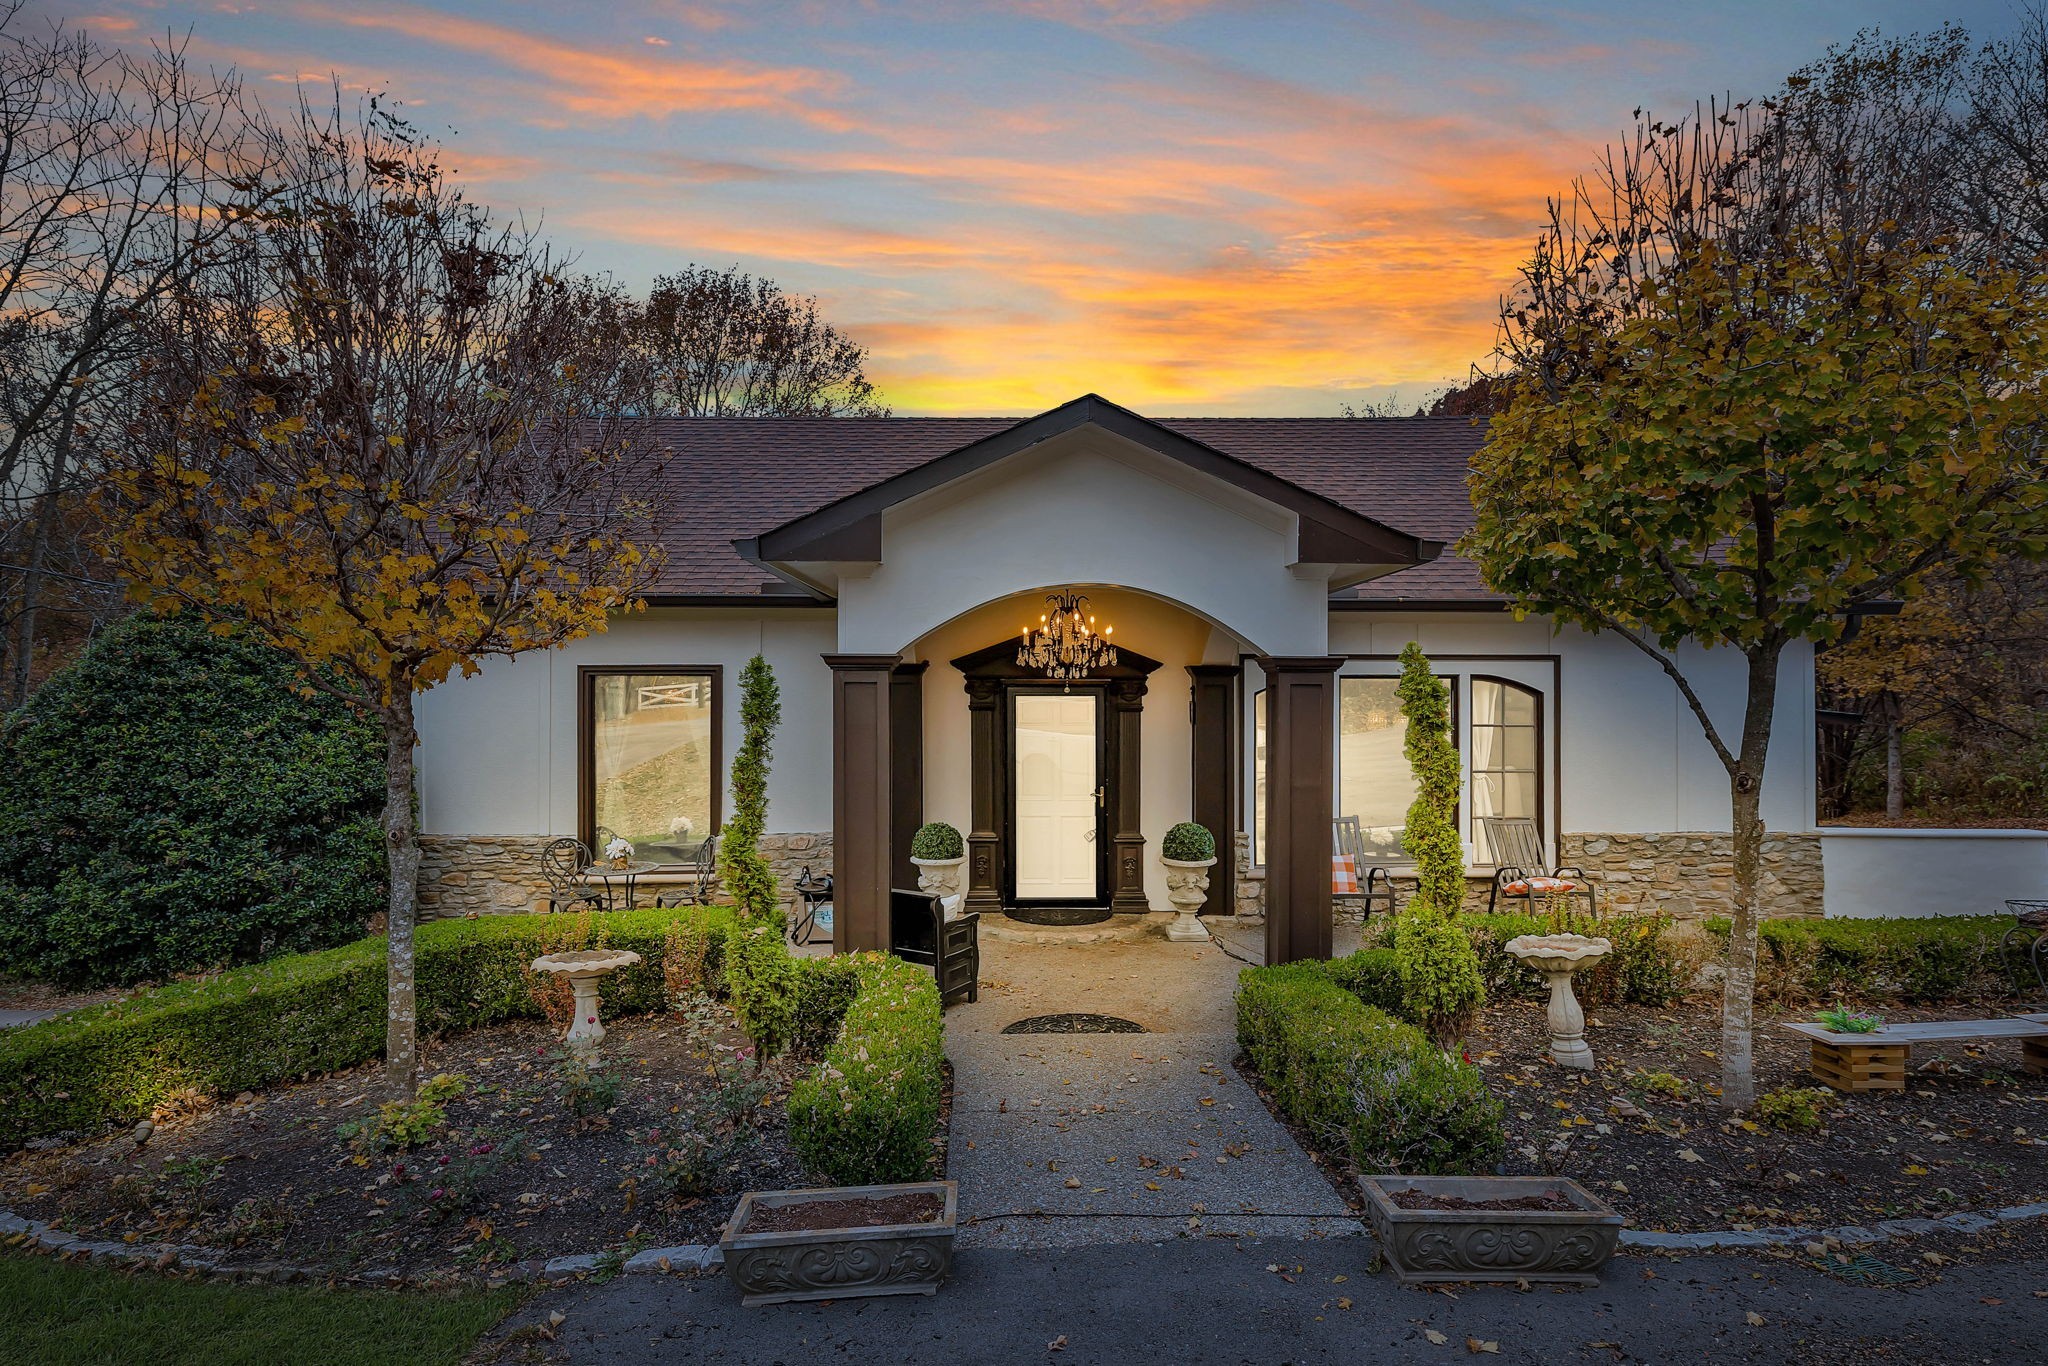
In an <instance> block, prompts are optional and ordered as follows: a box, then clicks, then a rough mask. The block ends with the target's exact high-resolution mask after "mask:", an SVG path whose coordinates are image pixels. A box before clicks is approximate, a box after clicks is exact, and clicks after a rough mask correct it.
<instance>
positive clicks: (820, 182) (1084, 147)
mask: <svg viewBox="0 0 2048 1366" xmlns="http://www.w3.org/2000/svg"><path fill="white" fill-rule="evenodd" d="M39 7H40V8H42V9H43V10H45V11H46V12H48V13H49V14H51V15H59V14H62V15H67V16H68V17H72V18H75V19H78V20H80V21H81V22H83V23H85V24H86V25H87V26H88V27H90V28H92V29H93V30H95V31H96V32H98V33H99V34H100V35H101V36H103V37H106V38H109V39H113V40H116V41H122V42H137V41H144V40H146V39H147V38H148V37H149V36H151V35H152V34H157V33H162V32H164V31H165V30H167V29H172V30H177V31H180V32H182V31H184V30H187V29H189V30H190V31H191V34H192V49H193V51H194V52H195V53H196V54H198V55H200V56H202V57H203V58H205V59H206V60H208V61H211V62H216V63H222V64H228V63H232V64H234V65H236V66H238V67H240V68H241V69H242V70H243V72H244V73H245V74H246V75H247V77H249V78H250V81H251V83H252V84H253V85H255V86H256V87H257V88H259V89H261V90H262V91H263V92H264V94H265V97H266V98H267V99H275V100H278V101H280V102H281V101H284V100H287V99H289V98H291V96H290V89H291V86H292V84H293V83H294V82H297V81H301V80H304V81H312V82H325V81H326V79H327V78H328V73H330V72H332V73H335V74H338V75H339V77H340V78H341V80H342V81H343V82H344V83H346V84H347V85H349V86H350V87H353V88H368V89H383V90H388V91H389V92H390V93H391V94H393V95H395V96H397V97H399V98H400V99H402V100H403V101H404V102H405V103H406V104H407V105H408V106H409V107H410V109H411V111H412V112H413V114H414V115H415V116H416V119H417V121H418V122H419V123H420V124H421V125H422V126H424V127H426V128H428V129H429V130H431V131H433V132H435V133H436V134H438V135H441V136H443V137H445V138H446V139H447V141H448V144H449V146H450V147H451V149H452V153H451V155H450V157H449V162H450V164H452V165H453V166H455V167H457V168H459V170H460V172H461V180H462V182H463V183H465V184H466V185H468V186H469V187H470V189H471V191H472V193H473V194H474V195H475V196H476V197H478V198H480V199H482V200H484V201H486V202H489V203H491V204H493V205H496V206H501V207H503V208H505V209H508V210H523V211H525V212H526V213H527V214H528V215H530V216H533V215H537V216H539V217H540V218H541V219H542V221H543V222H544V224H545V227H546V229H547V231H548V233H549V235H550V236H551V237H553V238H554V239H555V240H556V241H558V242H559V243H561V244H563V245H565V246H567V247H569V248H571V249H572V250H574V251H575V252H576V253H578V254H579V256H580V259H581V262H582V264H583V265H585V266H586V267H588V268H592V269H599V270H604V271H608V272H610V273H612V274H614V275H616V276H618V277H619V278H621V279H622V280H624V281H626V282H627V283H629V284H631V285H634V286H636V287H638V286H644V285H645V284H646V282H647V281H648V280H649V279H650V278H651V277H652V276H654V275H655V274H657V273H660V272H662V271H664V270H672V269H676V268H679V267H681V266H683V265H685V264H687V263H690V262H697V263H700V264H706V265H712V266H720V267H722V266H726V265H729V264H733V263H738V264H739V265H741V266H742V267H744V268H746V269H748V270H750V271H754V272H757V273H761V274H766V275H768V276H770V277H772V278H774V279H775V280H777V281H779V282H780V283H782V284H783V285H784V286H786V287H789V288H792V289H796V290H800V291H803V292H806V293H814V294H817V295H818V296H820V298H821V299H823V300H824V303H825V307H826V310H827V312H828V314H829V316H830V317H831V318H832V319H833V320H834V321H835V322H837V323H838V324H839V325H841V326H842V327H844V328H845V329H846V330H847V331H848V332H850V333H851V334H852V335H853V336H854V337H855V338H857V339H858V340H859V341H861V342H862V343H864V344H865V345H867V346H868V347H870V348H871V349H872V352H873V357H872V362H871V365H870V374H871V376H872V377H873V378H875V379H876V380H877V381H878V382H879V383H880V385H881V387H882V390H883V392H884V395H885V397H886V398H887V399H888V401H889V402H890V403H892V404H893V405H894V407H895V410H896V411H897V412H899V413H1026V412H1035V411H1038V410H1040V409H1043V408H1046V407H1049V406H1051V405H1053V404H1055V403H1058V402H1061V401H1063V400H1065V399H1068V398H1071V397H1073V396H1075V395H1077V394H1079V393H1082V392H1085V391H1088V390H1094V391H1097V392H1100V393H1102V394H1105V395H1107V396H1108V397H1110V398H1112V399H1115V400H1117V401H1119V402H1121V403H1125V404H1127V405H1129V406H1132V407H1134V408H1137V409H1139V410H1141V411H1144V412H1147V413H1150V414H1153V415H1156V416H1172V415H1189V414H1282V415H1285V414H1304V415H1329V414H1334V413H1336V412H1337V411H1338V408H1339V405H1340V404H1342V403H1345V402H1358V401H1360V400H1364V399H1376V398H1382V397H1385V396H1387V395H1388V394H1389V393H1390V392H1398V393H1399V394H1400V395H1401V396H1402V397H1403V398H1404V399H1406V400H1408V401H1410V402H1413V401H1414V400H1416V399H1419V398H1422V397H1424V396H1425V395H1426V394H1428V393H1429V392H1430V391H1432V390H1435V389H1438V388H1441V387H1442V386H1443V385H1444V384H1446V383H1448V382H1452V381H1455V380H1457V379H1459V378H1461V377H1462V376H1464V375H1465V374H1466V372H1467V370H1468V367H1469V366H1470V365H1471V363H1472V362H1474V361H1478V360H1481V359H1483V358H1484V356H1485V355H1486V353H1487V352H1488V350H1489V349H1490V347H1491V345H1492V340H1493V330H1494V325H1493V318H1494V313H1495V307H1496V301H1497V299H1498V296H1499V295H1500V293H1501V292H1502V290H1503V289H1505V288H1507V287H1508V286H1509V285H1510V284H1511V282H1512V278H1513V272H1514V267H1515V263H1516V261H1517V260H1518V259H1519V257H1520V255H1521V254H1522V251H1523V248H1524V245H1525V243H1526V242H1527V241H1528V240H1529V238H1530V237H1531V236H1532V235H1533V232H1534V228H1535V224H1536V222H1537V220H1538V219H1539V217H1540V215H1541V212H1542V206H1543V200H1544V197H1545V195H1546V194H1549V193H1552V192H1555V191H1557V190H1558V189H1560V188H1561V187H1563V186H1564V185H1565V184H1566V183H1567V182H1568V181H1569V180H1570V178H1571V177H1572V176H1574V175H1576V174H1579V173H1580V172H1582V171H1583V170H1585V169H1586V168H1587V166H1588V165H1589V163H1590V161H1591V158H1592V157H1593V156H1594V155H1595V154H1596V152H1597V151H1598V150H1599V147H1600V146H1601V144H1602V143H1603V142H1604V141H1605V140H1607V139H1608V138H1610V137H1613V136H1615V135H1618V134H1619V133H1621V132H1622V131H1624V130H1625V129H1626V128H1627V127H1628V125H1629V122H1630V113H1631V110H1632V109H1633V108H1635V107H1636V106H1637V105H1639V104H1641V105H1648V106H1650V107H1652V108H1657V109H1665V110H1677V109H1679V108H1680V107H1681V106H1689V105H1690V103H1691V101H1692V100H1693V99H1694V98H1695V97H1696V96H1705V95H1709V94H1714V93H1717V92H1720V91H1723V90H1730V89H1732V90H1734V91H1736V92H1737V93H1738V95H1741V94H1745V93H1761V92H1764V91H1767V90H1768V89H1770V88H1771V87H1772V86H1773V85H1775V83H1776V82H1777V80H1778V78H1779V77H1781V76H1782V75H1783V74H1784V73H1785V71H1786V70H1787V69H1789V68H1790V67H1792V66H1795V65H1797V64H1799V63H1800V62H1803V61H1805V60H1807V59H1809V58H1811V57H1814V56H1818V55H1819V54H1820V53H1821V52H1822V51H1823V50H1824V49H1825V48H1826V47H1827V45H1828V44H1829V43H1830V42H1834V41H1838V40H1841V39H1845V38H1848V37H1850V36H1851V35H1852V34H1853V33H1854V32H1855V31H1856V29H1857V28H1858V27H1859V26H1862V25H1865V24H1880V25H1883V26H1884V27H1886V28H1896V29H1905V28H1909V27H1912V26H1914V25H1921V26H1926V25H1931V24H1934V23H1936V22H1938V21H1939V20H1941V19H1943V18H1950V19H1955V20H1957V21H1959V22H1961V23H1963V24H1965V25H1967V26H1968V27H1970V28H1971V29H1972V30H1973V31H1975V32H1978V33H1980V34H1987V33H1992V32H1996V31H1998V30H2000V29H2001V28H2002V27H2004V26H2007V25H2010V24H2011V23H2012V11H2011V6H2010V5H2009V4H2008V3H2007V2H2006V0H1951V2H1950V3H1931V4H1930V3H1915V2H1914V0H1865V2H1863V3H1849V2H1848V0H1789V2H1788V0H1767V2H1759V0H1704V2H1702V0H1691V2H1690V3H1683V4H1677V3H1663V2H1662V0H1636V3H1619V2H1617V0H1579V3H1577V4H1572V5H1568V6H1558V5H1550V4H1535V3H1531V4H1505V3H1491V4H1482V3H1452V2H1449V0H1446V2H1444V3H1433V4H1425V3H1402V2H1400V0H1393V2H1391V3H1378V2H1374V0H1355V2H1354V3H1348V4H1347V3H1300V4H1296V3H1241V4H1233V3H1223V2H1221V0H1218V2H1217V3H1204V0H1128V2H1119V0H951V2H948V0H814V2H813V3H791V4H770V3H740V2H739V0H734V2H733V3H718V2H717V0H704V3H686V2H684V0H617V3H577V2H576V0H555V3H546V4H541V3H524V2H521V0H508V2H507V3H485V2H484V0H471V2H470V3H443V4H424V3H416V4H405V3H387V2H386V0H276V2H275V3H256V2H252V3H236V2H235V0H225V2H223V3H212V2H210V0H196V2H194V3H185V2H184V0H163V2H162V3H142V2H139V0H105V2H104V3H100V4H98V5H96V6H95V7H93V8H92V9H90V10H84V9H79V8H76V7H67V6H64V5H61V4H58V5H51V4H42V5H40V6H39Z"/></svg>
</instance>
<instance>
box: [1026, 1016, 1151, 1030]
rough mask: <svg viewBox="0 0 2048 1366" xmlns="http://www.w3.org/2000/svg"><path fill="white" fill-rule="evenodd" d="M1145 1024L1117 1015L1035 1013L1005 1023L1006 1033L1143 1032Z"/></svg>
mask: <svg viewBox="0 0 2048 1366" xmlns="http://www.w3.org/2000/svg"><path fill="white" fill-rule="evenodd" d="M1144 1032H1145V1026H1143V1025H1141V1024H1139V1023H1138V1022H1137V1021H1136V1020H1125V1019H1121V1018H1119V1017H1118V1016H1115V1015H1091V1014H1087V1013H1085V1012H1084V1013H1082V1014H1079V1015H1033V1016H1032V1017H1031V1018H1030V1019H1028V1020H1019V1021H1017V1023H1015V1024H1012V1025H1004V1026H1003V1033H1005V1034H1143V1033H1144Z"/></svg>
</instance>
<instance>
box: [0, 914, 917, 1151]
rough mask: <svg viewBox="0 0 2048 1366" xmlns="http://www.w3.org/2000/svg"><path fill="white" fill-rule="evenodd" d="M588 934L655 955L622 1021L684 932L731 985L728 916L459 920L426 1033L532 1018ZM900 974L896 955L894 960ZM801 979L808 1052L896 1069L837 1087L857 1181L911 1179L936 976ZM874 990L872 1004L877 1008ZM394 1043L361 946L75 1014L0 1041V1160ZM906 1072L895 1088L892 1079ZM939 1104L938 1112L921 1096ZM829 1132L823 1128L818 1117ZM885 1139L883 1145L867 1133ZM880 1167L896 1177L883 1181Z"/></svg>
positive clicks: (366, 947) (424, 976) (429, 999)
mask: <svg viewBox="0 0 2048 1366" xmlns="http://www.w3.org/2000/svg"><path fill="white" fill-rule="evenodd" d="M585 921H587V923H588V924H589V927H590V930H591V938H592V941H593V942H598V943H603V944H607V945H610V946H612V947H615V948H623V949H632V950H633V951H635V952H636V953H638V954H640V956H641V958H642V959H643V960H644V961H643V962H641V963H640V964H638V965H637V966H634V967H631V968H626V969H624V970H622V971H619V972H615V973H611V974H609V975H607V976H606V977H605V979H604V981H603V982H602V983H601V986H600V995H601V998H602V1000H603V1002H604V1010H605V1012H606V1013H607V1014H608V1015H627V1014H638V1013H643V1012H647V1011H654V1010H659V1009H661V1008H662V1007H663V1004H664V1002H663V991H664V987H663V980H662V959H663V955H664V953H665V951H666V947H667V942H668V936H669V932H670V929H671V927H673V926H676V925H678V924H683V925H686V926H688V927H690V928H691V929H692V930H693V931H695V932H697V933H701V934H702V935H703V937H704V939H705V953H704V968H705V976H706V979H707V980H706V985H707V986H709V987H710V988H711V989H712V990H713V991H719V990H721V989H722V986H723V976H722V967H723V963H724V957H725V944H726V940H727V938H728V937H729V936H730V935H731V934H732V933H733V932H734V931H735V929H736V928H737V924H738V922H737V920H736V919H735V917H734V915H733V913H732V912H731V911H730V910H729V909H727V908H722V907H710V908H705V909H693V910H691V911H688V912H679V911H675V910H648V911H620V912H611V913H606V914H597V915H591V916H588V917H574V918H572V917H567V916H495V917H488V918H485V919H480V920H444V921H436V922H433V923H431V924H427V925H423V926H421V927H420V930H419V941H418V950H419V1020H420V1028H421V1029H422V1031H424V1032H429V1033H443V1032H450V1031H455V1030H462V1029H474V1028H477V1027H479V1026H482V1025H489V1024H495V1023H498V1022H500V1021H503V1020H508V1019H518V1018H523V1017H529V1016H534V1015H537V1014H538V1010H537V1008H536V1007H535V1005H534V1002H533V999H532V996H531V995H530V993H529V992H528V990H527V982H526V977H525V973H524V972H523V969H524V968H525V967H526V966H527V965H528V964H530V963H531V962H532V961H533V959H534V958H535V957H537V956H538V955H539V954H541V953H544V952H546V951H547V950H548V949H550V948H553V947H556V946H558V945H559V944H560V943H561V942H562V936H563V935H564V934H565V933H568V932H570V931H572V930H574V929H575V928H577V927H578V926H579V925H580V924H582V923H583V922H585ZM889 961H890V962H891V963H893V962H894V960H889ZM798 966H799V971H798V973H797V978H796V983H797V988H796V989H797V1002H796V1017H797V1025H796V1043H797V1047H798V1048H799V1049H800V1050H802V1051H805V1052H807V1053H818V1052H822V1051H825V1050H826V1049H827V1047H828V1046H829V1048H830V1051H829V1052H827V1054H826V1057H827V1061H826V1063H825V1064H822V1065H821V1066H830V1067H836V1068H838V1069H839V1070H840V1071H841V1072H842V1073H844V1072H846V1069H845V1067H844V1064H843V1062H840V1063H835V1062H833V1061H832V1059H834V1058H838V1057H841V1055H845V1056H846V1057H858V1056H859V1055H860V1054H862V1053H863V1052H865V1053H866V1054H867V1055H868V1056H870V1057H883V1056H887V1057H891V1058H893V1059H895V1060H896V1061H895V1062H893V1063H892V1064H891V1067H890V1069H885V1070H884V1071H882V1072H880V1073H873V1074H871V1073H870V1072H869V1071H868V1070H866V1069H860V1070H856V1071H855V1072H853V1073H850V1074H848V1075H849V1076H850V1077H851V1078H852V1080H846V1079H845V1078H835V1079H834V1080H835V1084H838V1085H840V1086H841V1088H842V1089H844V1088H845V1087H848V1086H850V1087H852V1088H853V1089H854V1090H856V1091H858V1092H859V1093H860V1095H859V1103H858V1104H856V1105H855V1107H854V1109H853V1110H852V1111H847V1112H843V1113H842V1114H841V1115H840V1116H838V1117H835V1118H833V1119H832V1120H831V1124H832V1127H833V1131H834V1135H835V1137H834V1139H833V1142H835V1143H838V1144H843V1145H845V1147H846V1148H847V1150H848V1151H849V1152H851V1153H853V1154H855V1155H856V1160H853V1161H849V1162H848V1163H845V1164H842V1167H843V1170H844V1171H845V1172H846V1173H848V1174H847V1175H844V1176H840V1174H839V1171H836V1170H835V1171H834V1173H833V1174H834V1175H835V1176H840V1179H844V1180H849V1181H853V1180H885V1179H893V1178H890V1177H886V1176H882V1175H876V1174H870V1173H868V1172H863V1171H861V1170H859V1168H858V1165H857V1155H858V1154H861V1153H873V1154H876V1161H877V1162H886V1163H888V1164H889V1166H888V1170H890V1171H894V1170H897V1169H899V1167H900V1166H901V1163H900V1162H899V1161H898V1155H899V1154H900V1153H901V1152H903V1151H904V1150H905V1148H906V1145H907V1143H908V1140H907V1139H906V1137H905V1134H906V1133H907V1132H908V1131H909V1129H910V1128H911V1127H913V1126H915V1125H919V1124H922V1125H923V1126H924V1127H923V1130H922V1133H921V1135H920V1139H919V1141H920V1142H921V1143H922V1144H923V1148H924V1151H925V1152H926V1154H927V1155H928V1154H929V1151H930V1138H931V1134H932V1130H933V1126H934V1125H935V1124H936V1121H937V1114H938V1104H937V1099H936V1097H937V1096H938V1093H939V1091H940V1089H941V1087H942V1085H943V1080H942V1061H943V1059H942V1057H941V1050H940V1046H939V1041H938V1038H937V1035H936V1034H935V1033H934V1032H933V1031H932V1029H931V1028H928V1027H927V1023H926V1021H927V1016H928V1018H929V1021H930V1022H936V1021H937V1019H938V1012H939V998H938V990H937V987H936V985H935V984H934V983H933V982H932V979H931V975H930V974H929V973H927V972H920V971H918V970H917V969H916V968H914V967H911V966H910V965H908V964H895V967H896V968H897V969H900V970H899V971H883V970H880V969H877V968H872V967H862V966H859V965H857V964H856V963H854V962H850V961H848V960H846V959H836V958H828V959H804V960H800V961H799V964H798ZM871 990H872V991H874V992H876V993H877V999H876V1001H875V1002H873V1003H864V1002H863V1001H862V995H863V993H866V992H869V991H871ZM383 1047H384V944H383V941H382V940H381V939H365V940H359V941H357V942H356V943H353V944H347V945H344V946H342V947H341V948H338V949H329V950H326V951H324V952H321V953H310V954H301V955H296V956H293V957H288V958H277V959H273V960H271V961H270V962H267V963H261V964H257V965H255V966H253V967H247V968H238V969H235V970H234V971H231V972H225V973H221V974H219V975H217V976H214V977H209V978H206V979H204V980H200V981H191V982H178V983H174V984H172V985H170V986H166V987H161V988H158V989H157V990H154V991H149V992H145V993H142V994H141V995H138V996H135V997H133V998H130V999H128V1000H125V1001H117V1002H114V1003H111V1004H108V1005H104V1006H97V1007H93V1008H90V1009H87V1010H81V1011H76V1012H73V1013H72V1014H69V1015H65V1016H62V1017H60V1018H58V1019H55V1020H50V1021H46V1022H44V1023H42V1024H38V1025H32V1026H30V1027H28V1028H25V1029H14V1030H9V1031H7V1032H5V1033H4V1034H0V1151H5V1150H9V1149H13V1148H17V1147H19V1146H21V1145H22V1144H23V1143H25V1142H27V1141H28V1140H30V1139H32V1138H38V1137H43V1136H47V1135H51V1134H57V1133H65V1132H90V1131H92V1130H95V1129H98V1128H101V1127H103V1126H105V1125H109V1124H118V1123H127V1122H132V1121H134V1120H137V1119H141V1118H143V1117H145V1116H147V1115H148V1114H149V1113H150V1112H151V1111H152V1110H153V1109H154V1108H155V1107H156V1106H157V1105H158V1104H160V1103H161V1102H163V1101H164V1100H166V1099H168V1098H170V1097H171V1096H174V1095H178V1094H180V1093H183V1092H187V1091H194V1092H198V1093H200V1094H202V1095H209V1096H212V1095H223V1094H226V1095H232V1094H234V1093H235V1092H237V1091H243V1090H253V1089H256V1088H258V1087H262V1086H268V1085H272V1084H275V1083H277V1082H282V1081H289V1080H291V1079H293V1078H297V1077H303V1076H308V1075H312V1074H316V1073H321V1072H331V1071H335V1070H338V1069H341V1068H345V1067H353V1066H355V1065H356V1064H358V1063H362V1062H366V1061H369V1060H370V1059H373V1058H375V1057H377V1056H378V1055H379V1054H380V1053H381V1052H382V1051H383ZM892 1073H893V1075H892ZM926 1094H929V1095H930V1096H931V1097H932V1100H931V1101H930V1103H929V1104H928V1105H926V1104H924V1103H923V1101H922V1097H923V1096H924V1095H926ZM810 1122H813V1112H812V1111H811V1110H806V1111H805V1112H804V1114H803V1115H802V1116H801V1117H800V1116H799V1114H798V1112H797V1110H796V1109H795V1108H794V1107H793V1108H792V1111H791V1123H792V1130H793V1132H792V1141H793V1142H794V1143H795V1144H796V1145H797V1147H798V1150H799V1151H800V1152H809V1151H811V1150H813V1148H815V1147H816V1146H818V1145H819V1143H820V1142H821V1140H817V1139H815V1138H813V1137H811V1136H808V1135H806V1134H805V1133H804V1132H803V1129H804V1125H805V1124H806V1123H810ZM820 1122H822V1121H820ZM863 1126H869V1127H870V1128H871V1129H872V1132H870V1131H869V1129H868V1128H864V1127H863ZM875 1170H877V1171H878V1170H880V1169H879V1168H877V1169H875Z"/></svg>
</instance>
